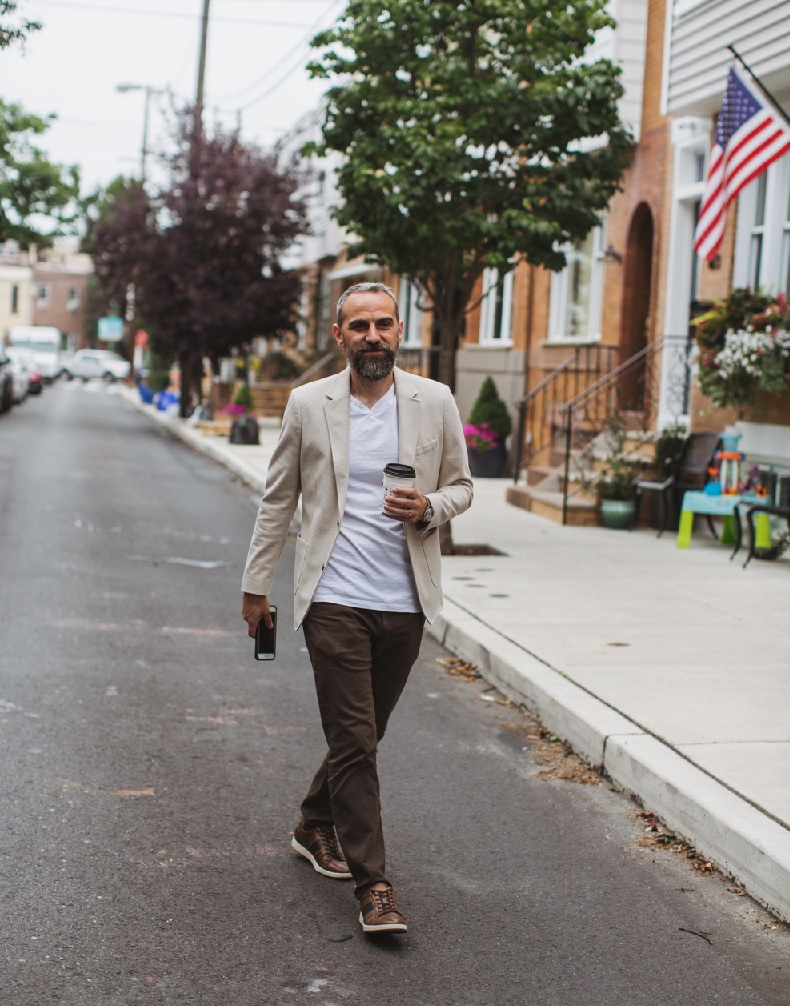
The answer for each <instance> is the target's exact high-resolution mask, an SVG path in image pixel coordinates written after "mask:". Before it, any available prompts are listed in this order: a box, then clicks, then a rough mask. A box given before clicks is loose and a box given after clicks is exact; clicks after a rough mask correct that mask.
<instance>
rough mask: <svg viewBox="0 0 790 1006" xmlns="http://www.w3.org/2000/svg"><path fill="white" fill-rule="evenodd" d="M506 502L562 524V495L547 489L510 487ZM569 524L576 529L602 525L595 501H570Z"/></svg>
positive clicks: (575, 499) (524, 486) (523, 486)
mask: <svg viewBox="0 0 790 1006" xmlns="http://www.w3.org/2000/svg"><path fill="white" fill-rule="evenodd" d="M505 498H506V500H507V502H508V503H510V504H511V506H517V507H520V508H521V509H522V510H529V511H530V512H531V513H534V514H537V515H538V516H539V517H545V518H546V519H548V520H551V521H554V523H555V524H561V523H562V493H561V492H553V491H551V490H547V489H535V488H534V487H530V486H526V485H523V484H522V485H515V486H509V487H508V490H507V494H506V497H505ZM568 524H570V525H573V526H574V527H597V526H599V525H600V520H599V519H598V512H597V510H596V506H595V500H593V499H586V498H584V497H575V498H574V499H570V500H568Z"/></svg>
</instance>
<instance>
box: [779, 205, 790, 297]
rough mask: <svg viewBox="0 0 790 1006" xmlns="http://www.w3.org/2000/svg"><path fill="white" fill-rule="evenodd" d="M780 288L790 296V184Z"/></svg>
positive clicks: (784, 227)
mask: <svg viewBox="0 0 790 1006" xmlns="http://www.w3.org/2000/svg"><path fill="white" fill-rule="evenodd" d="M779 284H780V285H779V290H780V291H783V292H784V294H785V296H790V185H788V187H787V199H786V206H785V222H784V224H783V225H782V256H781V260H780V264H779Z"/></svg>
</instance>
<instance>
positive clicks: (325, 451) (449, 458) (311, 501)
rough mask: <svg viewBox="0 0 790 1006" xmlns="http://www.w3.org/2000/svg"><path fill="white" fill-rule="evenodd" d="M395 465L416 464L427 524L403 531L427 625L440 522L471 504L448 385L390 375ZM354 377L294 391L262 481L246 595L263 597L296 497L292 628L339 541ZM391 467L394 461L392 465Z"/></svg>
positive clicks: (434, 593)
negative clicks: (428, 512) (429, 516)
mask: <svg viewBox="0 0 790 1006" xmlns="http://www.w3.org/2000/svg"><path fill="white" fill-rule="evenodd" d="M394 374H395V394H396V396H397V400H398V437H399V453H400V457H399V458H398V459H397V460H398V461H400V463H401V464H405V465H413V467H414V468H415V470H416V473H417V478H416V482H415V486H416V488H417V489H418V490H419V491H420V492H421V493H423V495H425V496H428V498H429V499H430V501H431V505H432V506H433V509H434V517H433V520H432V521H431V522H430V523H429V524H427V525H426V526H424V527H420V528H417V527H416V526H414V525H410V524H407V525H404V527H405V530H406V542H407V545H408V549H409V555H410V557H411V564H412V568H413V570H414V579H415V581H416V584H417V592H418V595H419V598H420V604H421V605H422V609H423V611H424V613H425V616H426V618H427V619H428V621H433V619H434V618H435V617H436V615H437V614H438V613H439V610H440V608H441V606H442V588H441V556H440V553H439V535H438V534H436V529H437V527H438V526H439V525H440V524H443V523H445V521H448V520H450V519H451V518H452V517H457V516H458V514H460V513H463V512H464V510H466V509H467V507H468V506H469V505H470V503H471V502H472V479H471V477H470V474H469V464H468V460H467V453H466V443H465V441H464V436H463V428H462V426H461V420H460V417H459V415H458V408H457V406H456V404H455V399H454V398H453V396H452V393H451V392H450V389H449V388H448V387H447V386H446V385H444V384H438V383H437V382H436V381H430V380H428V379H427V378H424V377H416V376H415V375H413V374H407V373H406V372H405V371H402V370H400V369H399V368H397V367H396V368H395V371H394ZM349 399H350V371H349V370H345V371H343V373H341V374H335V375H333V376H332V377H327V378H324V379H323V380H321V381H315V382H313V383H312V384H307V385H304V386H303V387H301V388H296V389H295V390H294V391H293V392H292V393H291V397H290V398H289V400H288V405H287V406H286V409H285V414H284V416H283V425H282V430H281V431H280V439H279V440H278V442H277V446H276V447H275V449H274V454H273V455H272V459H271V463H270V465H269V470H268V473H267V476H266V488H265V490H264V493H263V497H262V498H261V505H260V508H259V510H258V516H257V519H256V521H255V529H254V531H253V534H252V541H251V543H250V550H249V554H248V556H247V565H246V568H245V570H244V578H243V580H242V590H245V591H247V592H249V593H251V594H265V595H267V596H268V595H269V593H270V591H271V587H272V580H273V579H274V572H275V569H276V567H277V563H278V561H279V559H280V556H281V555H282V551H283V548H284V547H285V540H286V536H287V534H288V529H289V527H290V523H291V519H292V518H293V515H294V512H295V510H296V506H297V503H298V501H299V496H300V494H301V497H302V527H301V532H300V534H299V537H298V538H297V539H296V559H295V562H294V624H295V627H297V628H298V626H299V625H301V623H302V619H303V618H304V616H305V614H306V613H307V609H308V608H309V607H310V602H311V601H312V598H313V594H314V593H315V590H316V588H317V586H318V582H319V580H320V579H321V574H322V573H323V571H324V567H325V566H326V564H327V562H328V560H329V556H330V554H331V552H332V548H333V546H334V544H335V539H336V538H337V534H338V531H339V529H340V522H341V521H342V519H343V511H344V510H345V505H346V492H347V489H348V463H349V459H348V450H349V446H348V445H349ZM389 460H391V461H394V460H395V458H390V459H389Z"/></svg>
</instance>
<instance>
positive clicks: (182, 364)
mask: <svg viewBox="0 0 790 1006" xmlns="http://www.w3.org/2000/svg"><path fill="white" fill-rule="evenodd" d="M178 368H179V370H180V372H181V373H180V378H181V388H180V398H179V406H178V414H179V416H181V418H182V419H188V418H189V416H190V415H191V414H192V374H193V368H194V361H193V359H192V354H191V353H190V352H189V350H186V349H182V350H181V351H180V352H179V354H178Z"/></svg>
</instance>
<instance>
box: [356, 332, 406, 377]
mask: <svg viewBox="0 0 790 1006" xmlns="http://www.w3.org/2000/svg"><path fill="white" fill-rule="evenodd" d="M343 348H344V349H345V351H346V359H347V360H348V362H349V363H350V364H351V369H352V370H353V371H354V373H355V374H357V376H358V377H361V378H362V380H363V381H383V380H384V378H385V377H389V375H390V374H391V373H392V368H393V367H394V366H395V356H396V353H395V351H394V350H392V349H390V348H389V347H388V346H381V345H379V346H374V347H370V346H366V347H360V348H359V349H349V348H348V346H347V345H346V342H345V340H344V341H343Z"/></svg>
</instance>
